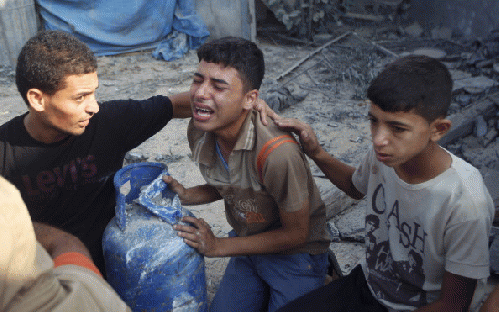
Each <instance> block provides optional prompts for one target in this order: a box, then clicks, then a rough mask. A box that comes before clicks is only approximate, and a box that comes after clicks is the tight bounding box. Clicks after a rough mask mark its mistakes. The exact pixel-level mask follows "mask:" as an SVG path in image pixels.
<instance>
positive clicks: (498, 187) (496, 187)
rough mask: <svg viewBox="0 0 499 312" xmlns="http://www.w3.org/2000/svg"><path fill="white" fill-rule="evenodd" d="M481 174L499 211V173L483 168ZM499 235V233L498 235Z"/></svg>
mask: <svg viewBox="0 0 499 312" xmlns="http://www.w3.org/2000/svg"><path fill="white" fill-rule="evenodd" d="M480 173H481V174H482V176H483V183H484V184H485V186H486V187H487V189H488V191H489V194H490V197H492V200H493V201H494V206H495V207H496V210H498V209H499V183H497V181H499V171H498V170H494V169H490V168H482V169H480ZM498 234H499V233H498Z"/></svg>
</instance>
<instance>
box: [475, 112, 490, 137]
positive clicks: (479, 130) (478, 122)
mask: <svg viewBox="0 0 499 312" xmlns="http://www.w3.org/2000/svg"><path fill="white" fill-rule="evenodd" d="M487 132H488V125H487V122H486V121H485V119H484V118H483V116H482V115H478V116H477V117H476V119H475V136H476V137H477V138H481V137H484V136H485V135H486V134H487Z"/></svg>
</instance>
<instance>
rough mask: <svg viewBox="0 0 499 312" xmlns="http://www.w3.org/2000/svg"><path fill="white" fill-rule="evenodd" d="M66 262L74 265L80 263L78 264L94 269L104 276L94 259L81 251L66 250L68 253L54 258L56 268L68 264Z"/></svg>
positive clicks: (96, 272)
mask: <svg viewBox="0 0 499 312" xmlns="http://www.w3.org/2000/svg"><path fill="white" fill-rule="evenodd" d="M66 264H74V265H78V266H81V267H84V268H87V269H89V270H91V271H93V272H94V273H95V274H97V275H99V276H100V277H102V274H101V273H100V271H99V269H98V268H97V267H96V266H95V264H94V263H93V261H92V260H90V259H89V258H87V257H86V256H85V255H83V254H81V253H79V252H66V253H63V254H60V255H59V256H57V257H56V258H55V259H54V268H57V267H58V266H61V265H66Z"/></svg>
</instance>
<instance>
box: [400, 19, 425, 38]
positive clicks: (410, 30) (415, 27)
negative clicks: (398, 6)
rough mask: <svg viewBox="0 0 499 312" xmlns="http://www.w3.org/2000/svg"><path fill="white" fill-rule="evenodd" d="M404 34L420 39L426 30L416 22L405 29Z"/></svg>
mask: <svg viewBox="0 0 499 312" xmlns="http://www.w3.org/2000/svg"><path fill="white" fill-rule="evenodd" d="M404 32H405V33H406V34H407V35H409V36H411V37H413V38H419V37H421V35H422V34H423V32H424V30H423V27H421V25H419V23H418V22H415V23H413V24H412V25H409V26H407V27H406V28H404Z"/></svg>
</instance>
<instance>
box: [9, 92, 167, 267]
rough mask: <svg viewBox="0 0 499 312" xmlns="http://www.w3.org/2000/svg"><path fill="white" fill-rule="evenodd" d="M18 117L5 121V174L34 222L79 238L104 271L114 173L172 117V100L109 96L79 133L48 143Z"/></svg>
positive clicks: (112, 207) (111, 210) (112, 199)
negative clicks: (32, 133) (104, 242)
mask: <svg viewBox="0 0 499 312" xmlns="http://www.w3.org/2000/svg"><path fill="white" fill-rule="evenodd" d="M25 116H26V114H24V115H22V116H18V117H15V118H13V119H12V120H10V121H8V122H7V123H5V124H3V125H2V126H0V174H1V175H2V176H4V177H5V178H6V179H8V180H9V181H10V182H11V183H13V184H14V185H15V186H16V187H17V188H18V189H19V190H20V192H21V195H22V198H23V200H24V201H25V203H26V205H27V207H28V210H29V213H30V215H31V218H32V220H33V221H37V222H44V223H48V224H51V225H53V226H56V227H59V228H61V229H63V230H66V231H68V232H70V233H72V234H73V235H75V236H77V237H79V238H80V239H81V240H82V241H83V242H84V243H85V245H86V246H87V247H88V248H89V250H90V252H91V254H92V257H93V258H94V261H95V262H96V264H97V265H98V267H99V268H100V269H101V270H103V256H102V245H101V241H102V234H103V232H104V229H105V227H106V225H107V224H108V222H109V221H110V220H111V218H112V217H113V216H114V208H115V190H114V185H113V177H114V173H115V172H116V171H117V170H119V169H120V168H121V167H122V164H123V159H124V157H125V154H126V153H127V152H128V151H129V150H131V149H132V148H134V147H137V146H138V145H140V144H141V143H142V142H144V141H145V140H147V139H148V138H149V137H151V136H152V135H154V134H155V133H157V132H158V131H159V130H161V129H162V128H163V127H164V126H165V125H166V124H167V123H168V122H169V121H170V120H171V119H172V116H173V108H172V104H171V102H170V100H169V99H168V98H167V97H164V96H155V97H151V98H149V99H147V100H142V101H134V100H124V101H109V102H104V103H102V104H100V110H99V112H98V113H97V114H96V115H95V116H94V117H93V118H92V119H90V124H89V125H88V127H87V128H86V129H85V132H84V133H83V134H82V135H80V136H72V137H68V138H67V139H65V140H63V141H61V142H57V143H53V144H44V143H41V142H38V141H36V140H34V139H33V138H32V137H31V136H30V135H29V134H28V133H27V131H26V128H25V127H24V124H23V119H24V117H25Z"/></svg>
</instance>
